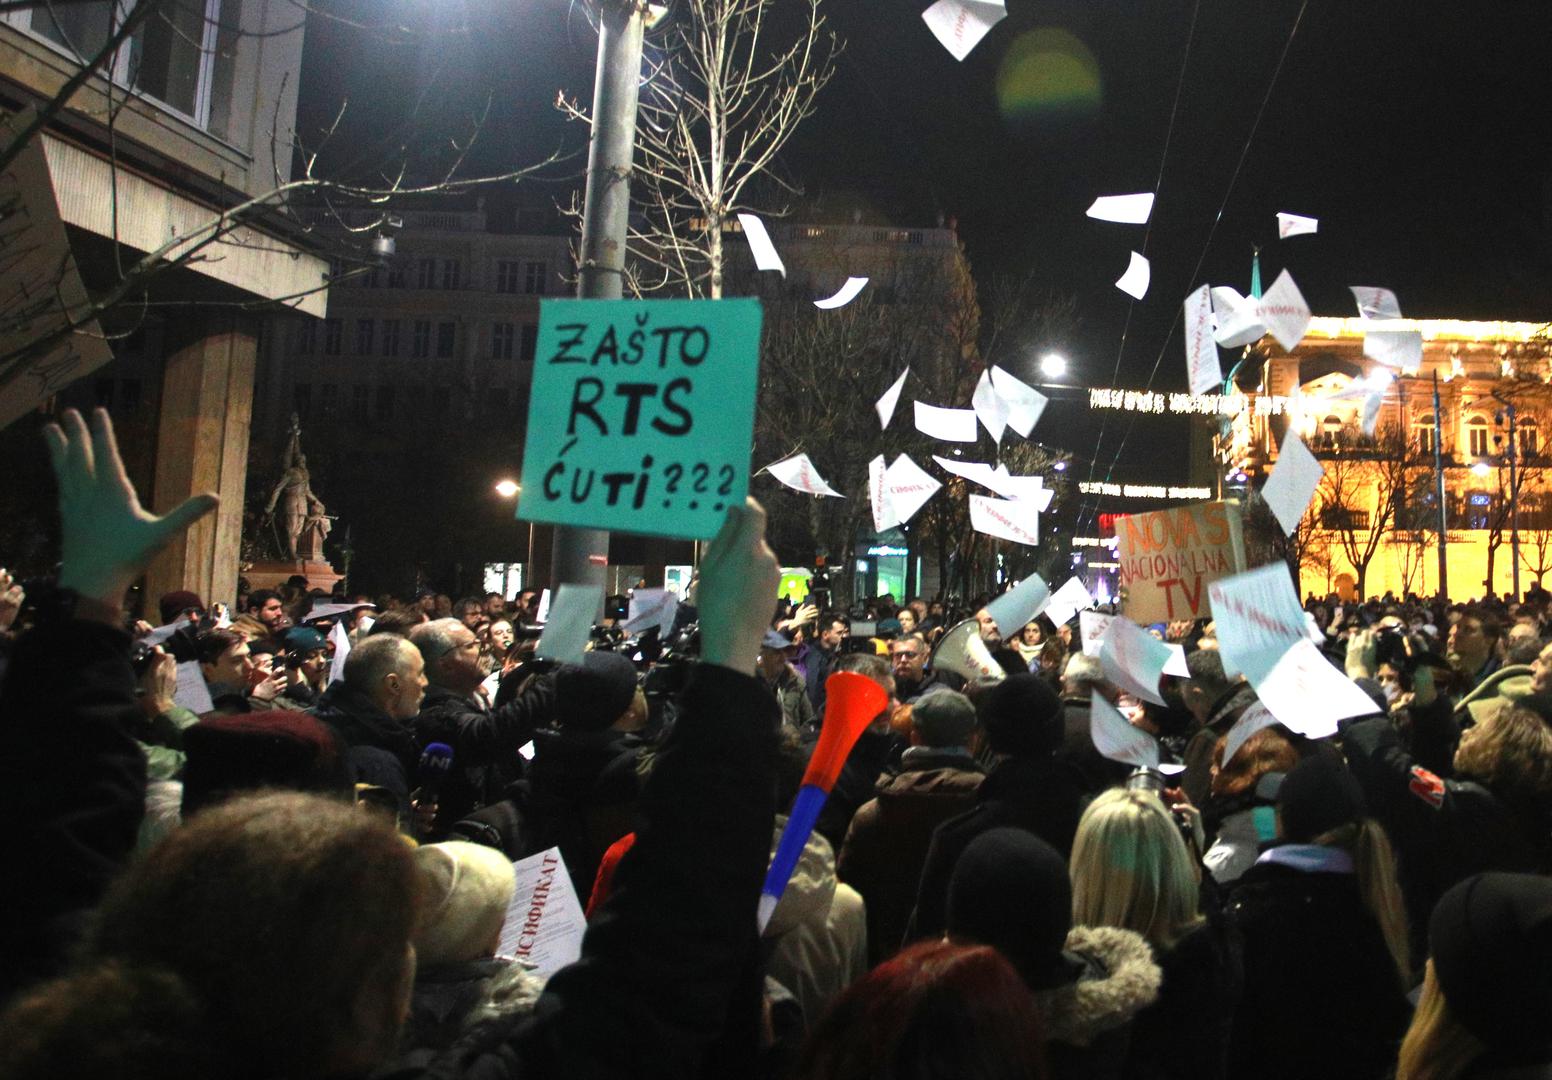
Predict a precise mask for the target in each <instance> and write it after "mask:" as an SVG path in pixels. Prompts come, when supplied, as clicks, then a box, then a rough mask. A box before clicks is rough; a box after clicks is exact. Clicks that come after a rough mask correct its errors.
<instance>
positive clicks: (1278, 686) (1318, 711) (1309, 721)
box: [1251, 640, 1379, 739]
mask: <svg viewBox="0 0 1552 1080" xmlns="http://www.w3.org/2000/svg"><path fill="white" fill-rule="evenodd" d="M1251 685H1252V686H1254V687H1255V688H1256V696H1257V697H1259V698H1260V699H1261V703H1262V704H1263V705H1265V706H1266V707H1267V709H1269V710H1270V711H1271V713H1272V715H1273V716H1275V717H1277V721H1278V723H1280V724H1282V725H1283V727H1285V728H1288V729H1289V730H1290V731H1295V732H1297V733H1298V734H1300V735H1303V736H1305V737H1307V738H1311V739H1323V738H1325V737H1326V736H1328V735H1335V734H1336V726H1337V721H1339V720H1347V719H1349V718H1351V717H1354V716H1369V715H1371V714H1373V713H1377V712H1379V708H1378V707H1377V706H1376V705H1375V704H1374V701H1373V700H1372V699H1371V698H1370V697H1369V695H1368V694H1365V693H1364V692H1363V691H1362V690H1360V689H1358V687H1357V686H1356V685H1355V684H1354V683H1353V681H1352V680H1351V679H1349V678H1348V677H1347V676H1346V675H1344V674H1343V673H1342V672H1340V671H1338V670H1337V669H1336V668H1335V667H1333V666H1332V665H1331V662H1330V661H1329V660H1327V659H1326V658H1325V656H1323V655H1322V654H1321V652H1320V650H1319V649H1317V648H1316V647H1315V646H1314V644H1313V643H1311V642H1309V641H1305V640H1301V641H1299V642H1298V643H1297V644H1296V645H1294V646H1293V647H1292V648H1290V649H1289V650H1288V651H1287V652H1285V653H1283V655H1282V658H1281V659H1280V660H1278V661H1277V665H1276V666H1275V667H1273V668H1272V670H1271V672H1270V673H1269V674H1268V675H1267V676H1266V678H1264V679H1262V680H1260V681H1259V682H1256V681H1255V680H1252V682H1251Z"/></svg>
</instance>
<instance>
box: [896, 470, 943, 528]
mask: <svg viewBox="0 0 1552 1080" xmlns="http://www.w3.org/2000/svg"><path fill="white" fill-rule="evenodd" d="M942 486H943V485H942V484H941V483H939V482H938V481H937V480H936V479H934V478H933V476H932V475H931V474H930V473H928V472H926V471H925V470H923V469H922V467H921V466H920V465H918V464H916V462H914V461H912V460H911V459H910V458H909V457H907V456H906V455H904V454H901V455H900V456H899V457H897V458H895V460H894V463H893V464H892V465H890V466H889V468H888V469H887V470H885V472H884V488H885V491H886V492H887V495H888V499H889V505H890V508H891V512H892V516H893V517H894V518H895V519H896V522H897V523H898V524H900V525H904V524H905V523H906V522H908V521H910V520H911V518H913V517H915V516H916V511H918V510H920V509H921V508H922V507H923V506H924V505H926V502H927V500H928V499H930V498H932V497H933V496H934V495H936V494H937V492H938V489H939V488H940V487H942Z"/></svg>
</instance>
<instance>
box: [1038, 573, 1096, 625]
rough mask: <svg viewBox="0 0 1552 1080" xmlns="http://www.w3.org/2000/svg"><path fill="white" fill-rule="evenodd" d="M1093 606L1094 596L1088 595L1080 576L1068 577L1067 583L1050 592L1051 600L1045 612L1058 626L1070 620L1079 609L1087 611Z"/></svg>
mask: <svg viewBox="0 0 1552 1080" xmlns="http://www.w3.org/2000/svg"><path fill="white" fill-rule="evenodd" d="M1093 606H1094V597H1092V596H1091V595H1089V590H1088V587H1087V586H1086V585H1084V584H1083V581H1082V579H1080V578H1075V577H1074V578H1068V579H1067V583H1066V584H1065V585H1063V586H1062V587H1061V588H1060V589H1057V590H1056V591H1055V592H1054V593H1052V594H1051V602H1050V603H1049V604H1047V605H1046V608H1045V613H1046V615H1047V616H1048V617H1049V618H1050V620H1051V622H1052V623H1053V624H1055V625H1056V626H1060V625H1062V624H1063V623H1065V622H1070V621H1071V620H1072V617H1073V616H1074V615H1076V614H1077V613H1078V612H1080V611H1087V610H1088V609H1089V608H1091V607H1093Z"/></svg>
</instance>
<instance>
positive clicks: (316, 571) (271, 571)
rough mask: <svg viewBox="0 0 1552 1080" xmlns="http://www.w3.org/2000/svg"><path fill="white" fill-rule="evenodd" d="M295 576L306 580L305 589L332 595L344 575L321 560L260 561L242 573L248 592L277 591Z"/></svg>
mask: <svg viewBox="0 0 1552 1080" xmlns="http://www.w3.org/2000/svg"><path fill="white" fill-rule="evenodd" d="M297 574H300V575H302V577H304V578H306V579H307V588H308V590H309V591H311V590H313V589H322V590H324V591H325V592H329V593H332V592H333V591H334V586H335V585H336V584H338V583H339V581H340V579H341V578H343V577H344V576H345V575H344V574H341V573H339V572H338V571H336V570H335V569H334V567H332V566H330V565H329V564H328V563H327V562H325V561H324V560H322V559H297V560H296V561H295V562H287V561H285V560H283V559H261V560H259V561H258V562H256V563H254V564H253V565H252V566H250V567H249V568H248V569H246V570H244V571H243V577H245V578H247V579H248V588H249V589H250V590H258V589H278V588H280V586H282V585H284V584H285V583H286V582H287V581H289V580H291V578H292V577H293V576H295V575H297Z"/></svg>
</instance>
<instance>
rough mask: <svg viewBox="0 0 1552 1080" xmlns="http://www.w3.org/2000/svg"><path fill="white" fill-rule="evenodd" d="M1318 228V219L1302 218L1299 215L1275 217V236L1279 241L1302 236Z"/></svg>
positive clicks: (1279, 215)
mask: <svg viewBox="0 0 1552 1080" xmlns="http://www.w3.org/2000/svg"><path fill="white" fill-rule="evenodd" d="M1319 228H1320V219H1319V218H1312V217H1304V216H1303V215H1301V214H1278V215H1277V236H1278V238H1279V239H1281V240H1286V239H1288V237H1290V236H1304V235H1306V234H1308V233H1312V232H1315V231H1316V230H1318V229H1319Z"/></svg>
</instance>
